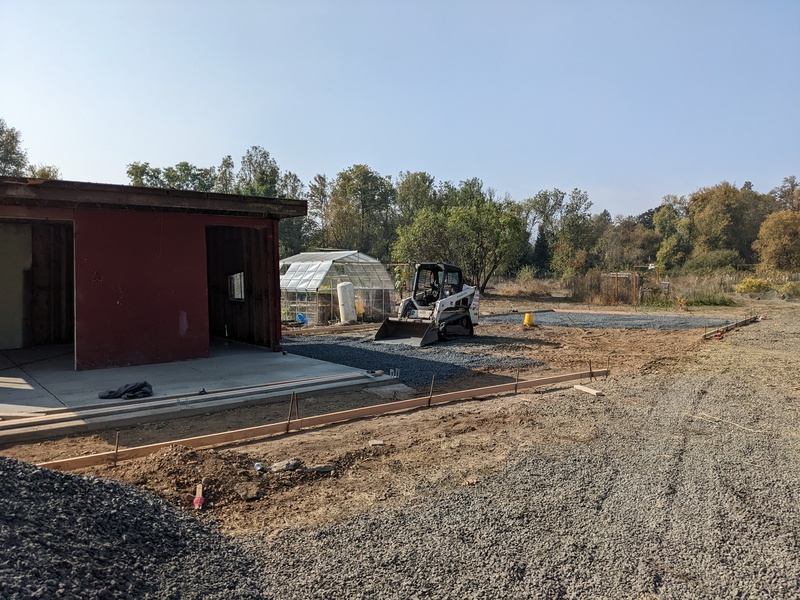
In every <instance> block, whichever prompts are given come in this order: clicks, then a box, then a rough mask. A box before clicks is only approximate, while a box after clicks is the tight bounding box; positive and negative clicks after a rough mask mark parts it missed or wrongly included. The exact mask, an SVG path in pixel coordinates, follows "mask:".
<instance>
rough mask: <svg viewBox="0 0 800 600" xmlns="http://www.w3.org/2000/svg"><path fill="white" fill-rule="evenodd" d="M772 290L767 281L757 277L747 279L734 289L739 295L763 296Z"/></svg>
mask: <svg viewBox="0 0 800 600" xmlns="http://www.w3.org/2000/svg"><path fill="white" fill-rule="evenodd" d="M771 289H772V286H771V285H770V284H769V282H768V281H767V280H766V279H759V278H757V277H747V278H745V279H743V280H742V282H741V283H740V284H739V285H737V286H736V287H735V288H734V291H735V292H736V293H737V294H762V293H764V292H768V291H770V290H771Z"/></svg>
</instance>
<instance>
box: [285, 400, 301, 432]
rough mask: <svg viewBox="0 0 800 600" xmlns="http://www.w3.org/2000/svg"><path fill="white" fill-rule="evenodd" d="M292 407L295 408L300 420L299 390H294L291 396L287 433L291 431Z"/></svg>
mask: <svg viewBox="0 0 800 600" xmlns="http://www.w3.org/2000/svg"><path fill="white" fill-rule="evenodd" d="M292 408H294V410H295V415H296V417H297V420H298V421H299V420H300V408H299V407H298V406H297V392H295V391H294V390H292V395H291V396H290V397H289V416H288V417H286V433H289V428H290V427H291V424H292Z"/></svg>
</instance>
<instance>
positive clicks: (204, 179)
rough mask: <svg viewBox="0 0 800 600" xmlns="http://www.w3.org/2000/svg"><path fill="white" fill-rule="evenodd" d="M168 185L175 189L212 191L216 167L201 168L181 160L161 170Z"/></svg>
mask: <svg viewBox="0 0 800 600" xmlns="http://www.w3.org/2000/svg"><path fill="white" fill-rule="evenodd" d="M161 174H162V177H163V180H164V184H165V186H166V187H168V188H170V189H173V190H195V191H198V192H210V191H212V190H213V189H214V185H215V183H216V177H217V174H216V169H214V167H209V168H199V167H196V166H194V165H193V164H190V163H188V162H179V163H178V164H176V165H175V166H174V167H166V168H164V170H163V171H162V172H161Z"/></svg>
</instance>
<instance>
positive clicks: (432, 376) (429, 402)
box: [428, 373, 436, 406]
mask: <svg viewBox="0 0 800 600" xmlns="http://www.w3.org/2000/svg"><path fill="white" fill-rule="evenodd" d="M434 381H436V373H434V374H433V375H431V391H430V392H428V406H430V405H431V398H432V397H433V382H434Z"/></svg>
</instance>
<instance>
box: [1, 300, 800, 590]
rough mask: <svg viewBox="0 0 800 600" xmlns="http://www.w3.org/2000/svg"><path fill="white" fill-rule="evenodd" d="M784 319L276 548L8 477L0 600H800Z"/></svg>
mask: <svg viewBox="0 0 800 600" xmlns="http://www.w3.org/2000/svg"><path fill="white" fill-rule="evenodd" d="M771 314H772V315H773V316H771V318H770V320H767V321H763V322H760V323H756V324H753V325H751V326H748V327H745V328H742V329H741V330H740V331H737V332H732V333H730V334H728V335H726V336H725V337H724V339H723V340H714V341H710V342H707V343H706V345H705V346H704V347H703V349H702V350H701V351H700V352H699V354H698V355H697V357H696V359H695V360H693V361H692V362H691V363H689V364H688V365H684V366H683V367H680V368H676V369H672V368H669V369H667V368H664V369H661V368H660V367H658V365H654V366H653V367H652V368H651V369H649V370H648V373H647V374H646V375H637V376H629V377H622V378H619V379H614V380H609V381H605V382H597V383H596V384H593V385H594V387H597V388H598V389H601V390H602V391H604V392H605V394H606V396H604V397H597V398H595V397H592V396H588V395H585V394H581V393H580V392H577V391H575V390H573V389H571V388H564V389H562V390H561V391H557V392H553V393H550V394H545V395H543V396H537V397H536V401H535V402H530V403H525V402H520V403H517V404H516V406H517V408H516V409H515V410H517V411H520V412H522V411H529V412H530V413H531V414H533V415H534V416H535V417H536V418H537V419H538V421H539V423H540V424H542V426H548V427H557V423H558V422H559V417H562V416H565V415H568V416H570V417H571V418H574V417H576V416H578V417H580V419H582V420H583V421H584V422H585V423H586V432H585V433H584V434H582V435H580V436H578V435H575V436H573V437H570V436H569V435H568V433H569V432H565V433H564V439H563V442H562V443H560V444H558V445H533V446H531V447H527V448H525V449H520V450H519V452H518V454H517V455H516V456H514V457H512V459H511V460H509V461H508V462H507V464H506V467H505V468H503V469H502V470H500V471H497V472H494V473H493V474H491V475H489V476H486V477H484V478H482V479H479V480H478V481H477V482H476V483H475V484H474V485H466V486H464V487H462V488H459V489H458V490H456V491H454V492H448V493H443V492H439V491H438V490H437V489H436V488H432V489H431V490H430V494H429V495H427V496H425V497H424V498H422V499H417V500H415V501H413V502H412V503H410V504H407V505H405V506H403V507H402V508H400V509H395V510H386V509H384V510H378V511H372V512H369V513H364V514H361V515H360V516H358V517H356V518H354V519H351V520H348V521H345V522H341V523H338V524H335V525H329V526H324V527H317V528H313V529H308V530H289V531H285V532H283V533H280V534H278V535H277V536H276V537H272V538H269V537H263V538H254V537H248V538H237V539H228V538H224V537H222V536H219V535H217V534H215V533H214V532H213V531H212V530H209V529H208V528H207V527H206V526H204V525H201V524H199V523H196V522H195V521H194V520H193V519H191V517H187V516H185V515H184V514H183V513H181V511H179V510H177V509H174V508H172V507H169V506H166V505H164V504H163V503H162V502H161V501H159V500H156V499H154V498H153V497H151V496H150V495H149V494H147V493H145V492H142V491H140V490H138V489H136V488H133V487H130V486H124V485H120V484H115V483H110V482H105V483H98V482H97V480H93V479H91V478H77V477H73V476H69V475H64V474H60V473H51V472H46V471H44V472H42V471H40V470H38V469H35V468H32V467H27V466H25V465H21V464H20V463H16V462H14V461H9V460H5V459H0V470H2V473H0V498H2V499H3V502H2V505H0V582H2V583H0V596H2V597H4V598H14V597H19V598H23V597H25V598H27V597H34V594H36V593H38V594H39V597H48V598H49V597H91V596H93V595H94V596H95V597H114V595H115V594H116V595H117V596H118V597H132V596H133V597H153V598H178V597H180V598H187V597H188V598H191V597H198V598H199V597H204V598H214V597H216V598H229V597H254V598H256V597H275V598H430V597H433V598H505V597H508V598H531V597H532V598H654V597H658V598H716V597H725V598H800V584H799V583H798V581H799V580H800V426H799V425H798V423H799V422H800V409H799V408H798V407H799V406H800V383H799V382H798V373H800V311H798V310H797V309H796V307H787V308H785V309H782V310H781V311H780V312H776V311H774V310H773V311H771ZM776 315H777V316H776ZM773 319H774V320H773ZM135 557H139V558H138V560H136V559H135ZM62 583H63V584H64V585H63V587H60V588H59V585H61V584H62Z"/></svg>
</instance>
